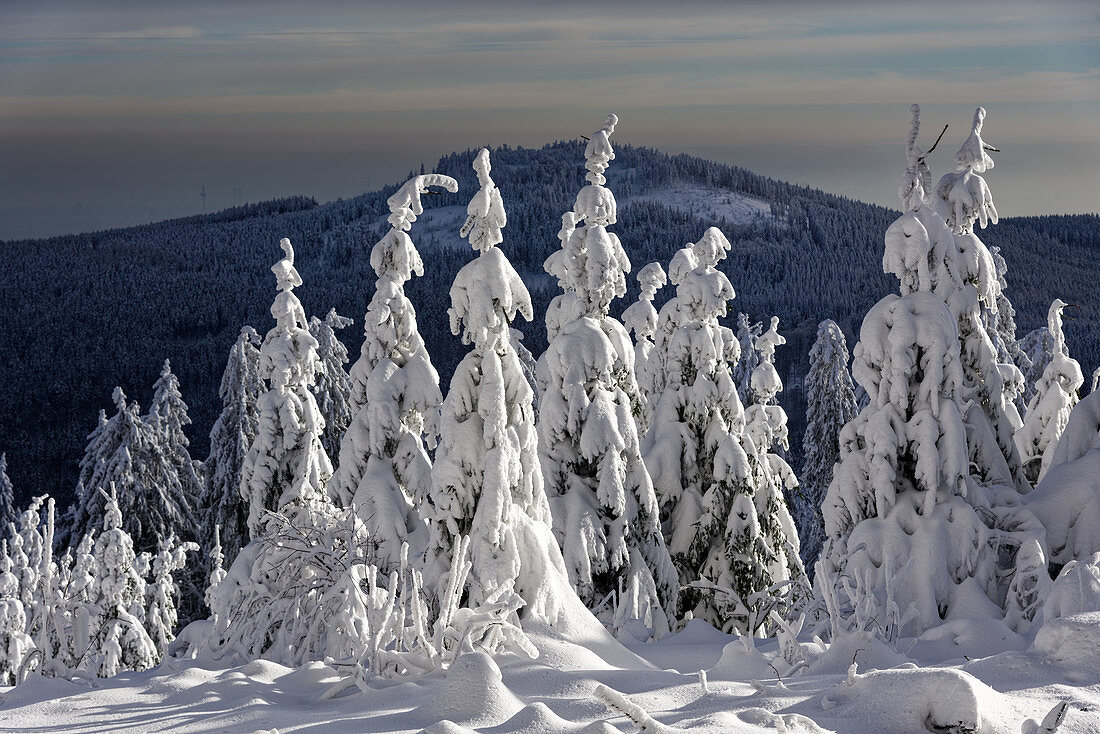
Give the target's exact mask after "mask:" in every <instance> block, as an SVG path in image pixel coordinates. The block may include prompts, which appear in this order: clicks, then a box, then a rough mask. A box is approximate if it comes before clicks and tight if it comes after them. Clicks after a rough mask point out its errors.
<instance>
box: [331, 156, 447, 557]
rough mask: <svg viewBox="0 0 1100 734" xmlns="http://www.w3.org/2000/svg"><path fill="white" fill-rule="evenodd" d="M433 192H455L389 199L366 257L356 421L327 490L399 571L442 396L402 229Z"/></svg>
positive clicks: (421, 495) (413, 539)
mask: <svg viewBox="0 0 1100 734" xmlns="http://www.w3.org/2000/svg"><path fill="white" fill-rule="evenodd" d="M431 186H435V187H442V188H444V189H446V190H447V191H451V192H455V191H458V183H457V182H456V181H455V180H454V179H453V178H450V177H449V176H442V175H438V174H428V175H421V176H416V177H414V178H412V179H410V180H409V181H408V182H406V183H405V185H404V186H402V187H401V188H400V189H399V190H398V191H397V193H395V194H394V195H393V196H391V197H390V198H389V200H388V202H387V203H388V205H389V208H390V215H389V219H388V221H389V224H390V227H391V229H390V231H389V232H387V233H386V235H385V236H384V237H383V238H382V239H381V240H379V241H378V243H377V244H375V245H374V248H373V249H372V250H371V267H373V268H374V272H375V273H376V274H377V275H378V282H377V283H376V285H375V291H374V296H373V297H372V298H371V301H370V304H369V305H368V306H367V312H366V314H365V315H364V316H363V335H364V340H363V348H362V351H361V352H360V355H359V359H358V360H356V362H355V364H354V365H352V368H351V373H350V376H351V408H352V412H353V418H352V421H351V424H350V425H349V426H348V430H347V432H346V433H345V434H344V438H343V441H342V442H341V444H340V467H339V469H338V470H337V472H336V475H335V476H334V477H333V480H332V485H331V492H330V493H331V494H332V495H333V496H334V497H335V498H336V499H337V500H338V501H339V502H340V503H341V504H343V505H344V506H346V507H354V508H355V511H356V513H358V515H359V517H360V519H361V520H362V521H363V522H364V523H365V524H366V528H367V533H368V535H369V536H370V537H371V538H372V539H373V540H372V542H373V543H375V544H376V545H377V554H378V555H377V558H378V559H379V563H380V565H381V566H382V567H383V568H389V567H391V566H396V564H397V562H398V560H399V554H400V551H401V546H402V544H403V543H405V542H408V543H409V544H410V545H411V546H413V555H414V556H417V555H419V554H420V553H421V552H422V551H423V549H424V544H425V542H426V537H425V535H426V534H425V532H424V530H423V523H422V521H421V519H420V517H419V515H418V514H417V512H416V510H415V509H414V507H413V504H412V503H413V501H414V500H416V501H417V502H423V501H425V500H426V498H427V497H428V494H429V492H430V488H431V481H432V477H431V460H430V459H429V458H428V453H427V449H426V447H425V434H426V436H427V442H428V445H429V446H434V444H435V437H436V435H437V433H438V427H437V424H438V415H439V406H440V404H441V403H442V401H443V397H442V394H441V393H440V391H439V375H438V374H437V373H436V371H435V367H433V366H432V361H431V358H430V357H429V356H428V351H427V349H426V348H425V346H424V340H423V338H422V337H421V336H420V332H419V331H418V330H417V325H416V311H415V310H414V309H413V306H412V303H410V302H409V299H408V298H406V297H405V288H404V284H405V282H406V281H407V280H408V279H409V278H411V277H412V276H413V275H414V274H415V275H423V273H424V263H423V261H422V260H421V259H420V253H418V252H417V250H416V246H415V245H414V244H413V241H412V239H411V238H410V237H409V235H408V234H407V232H408V230H409V229H411V228H412V224H413V222H415V221H416V218H417V217H418V216H419V215H420V214H422V213H423V211H424V210H423V205H422V204H421V201H420V195H421V194H422V193H425V192H426V191H428V187H431Z"/></svg>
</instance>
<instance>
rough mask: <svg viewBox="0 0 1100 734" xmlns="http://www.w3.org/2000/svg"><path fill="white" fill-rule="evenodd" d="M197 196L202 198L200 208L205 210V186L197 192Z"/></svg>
mask: <svg viewBox="0 0 1100 734" xmlns="http://www.w3.org/2000/svg"><path fill="white" fill-rule="evenodd" d="M199 196H201V197H202V208H203V210H204V211H205V210H206V184H203V185H202V191H200V192H199Z"/></svg>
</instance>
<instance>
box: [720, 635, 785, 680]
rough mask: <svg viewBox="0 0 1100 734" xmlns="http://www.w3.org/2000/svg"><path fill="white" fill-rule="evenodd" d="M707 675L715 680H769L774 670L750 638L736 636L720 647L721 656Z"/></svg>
mask: <svg viewBox="0 0 1100 734" xmlns="http://www.w3.org/2000/svg"><path fill="white" fill-rule="evenodd" d="M707 675H708V676H709V677H711V678H714V679H715V680H747V679H755V680H764V679H769V680H770V679H772V678H775V677H776V672H775V669H774V668H772V665H771V661H770V660H768V658H767V657H766V656H765V655H764V654H763V653H762V652H760V651H759V650H757V649H756V647H754V646H753V643H752V638H738V639H735V640H734V641H733V642H731V643H729V644H727V645H726V646H725V647H723V648H722V657H720V658H719V659H718V663H717V664H716V665H715V666H714V667H713V668H711V669H710V670H709V671H707Z"/></svg>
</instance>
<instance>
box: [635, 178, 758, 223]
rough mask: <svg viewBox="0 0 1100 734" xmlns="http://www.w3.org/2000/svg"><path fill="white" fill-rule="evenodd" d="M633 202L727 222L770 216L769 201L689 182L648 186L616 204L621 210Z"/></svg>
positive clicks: (750, 221)
mask: <svg viewBox="0 0 1100 734" xmlns="http://www.w3.org/2000/svg"><path fill="white" fill-rule="evenodd" d="M634 203H647V204H661V205H662V206H667V207H669V208H670V209H678V210H680V211H683V212H688V213H690V214H693V215H695V216H697V217H701V218H703V219H713V220H715V221H719V220H722V219H725V220H726V221H727V222H729V223H731V224H752V223H753V222H757V221H760V220H762V219H771V218H772V210H771V204H769V203H768V202H766V201H761V200H760V199H756V198H754V197H752V196H748V195H746V194H740V193H738V192H736V191H731V190H729V189H716V188H708V187H705V186H696V185H692V184H680V185H674V186H669V187H666V188H660V189H650V190H649V191H647V192H645V193H644V194H642V195H639V196H629V197H623V199H622V201H621V202H620V203H619V206H620V208H623V209H625V208H627V207H628V206H630V205H631V204H634Z"/></svg>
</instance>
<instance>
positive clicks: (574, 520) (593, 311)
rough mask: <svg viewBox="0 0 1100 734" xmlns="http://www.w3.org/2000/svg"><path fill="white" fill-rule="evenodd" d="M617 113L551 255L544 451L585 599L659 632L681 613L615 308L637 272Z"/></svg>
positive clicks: (591, 152)
mask: <svg viewBox="0 0 1100 734" xmlns="http://www.w3.org/2000/svg"><path fill="white" fill-rule="evenodd" d="M616 122H617V118H616V117H615V116H614V115H609V116H608V118H607V122H606V124H605V125H604V127H603V128H601V129H600V130H598V131H596V132H595V133H593V135H592V138H591V140H590V141H589V143H588V146H587V148H586V150H585V159H586V164H585V167H586V168H587V170H588V173H587V175H586V177H585V178H586V180H587V181H588V182H589V183H588V185H587V186H585V187H584V188H582V189H581V191H580V193H579V194H578V195H577V200H576V203H575V205H574V208H573V212H572V214H571V215H567V216H565V217H563V218H562V221H563V227H562V231H561V233H559V238H561V240H562V243H563V244H562V250H561V251H560V252H558V253H554V254H553V255H551V256H550V258H548V259H547V261H546V266H545V267H546V269H547V272H550V273H551V274H553V275H555V276H557V277H558V279H559V281H561V282H562V283H563V285H564V287H565V288H566V289H567V292H566V293H565V294H563V295H561V296H558V297H557V298H555V299H554V301H553V302H552V303H551V305H550V308H549V309H548V311H547V314H546V326H547V335H548V337H549V338H550V344H549V346H548V347H547V350H546V352H545V353H543V355H542V357H541V358H540V359H539V363H538V380H539V387H540V392H541V395H542V406H541V411H540V414H539V425H538V431H539V455H540V460H541V462H542V468H543V475H544V479H545V482H546V493H547V496H548V498H549V500H550V506H551V510H552V512H553V517H554V531H555V534H556V535H557V537H558V541H559V543H560V544H561V547H562V553H563V556H564V558H565V565H566V569H567V571H568V573H569V580H570V581H571V582H572V584H573V587H574V588H575V589H576V591H577V593H578V594H579V595H580V597H581V599H582V600H583V601H584V602H585V603H586V604H588V605H589V606H590V607H592V608H598V607H600V605H601V604H602V603H603V602H604V601H605V600H607V599H609V598H610V599H611V600H612V601H613V602H617V611H618V612H620V613H619V614H618V615H617V618H618V619H619V620H621V621H622V622H625V619H624V614H625V615H626V616H627V617H629V616H641V617H643V618H646V617H648V619H645V621H647V622H648V623H649V626H650V628H651V629H653V630H655V631H658V627H660V626H661V625H664V624H667V619H670V618H672V617H674V615H675V612H676V603H677V602H676V599H677V591H678V583H677V577H676V569H675V567H674V566H673V565H672V561H671V559H670V558H669V555H668V550H667V549H666V548H665V544H664V540H663V538H662V537H661V529H660V525H659V519H658V510H657V499H656V497H655V495H654V493H653V485H652V481H651V479H650V477H649V472H648V471H647V470H646V468H645V464H644V463H643V462H642V457H641V452H640V446H639V440H638V435H637V424H636V422H635V417H634V416H635V415H636V413H637V411H639V410H640V407H641V406H640V401H639V399H638V387H637V382H636V377H635V375H634V349H633V345H632V344H631V341H630V336H629V334H627V333H626V329H625V328H624V327H623V325H622V324H620V323H619V322H618V321H617V320H615V319H613V318H611V317H610V316H609V315H608V307H609V306H610V303H611V301H612V300H613V299H614V298H616V297H620V296H622V295H623V294H624V293H625V291H626V278H625V273H626V272H627V271H629V270H630V261H629V259H628V258H627V256H626V252H625V251H624V250H623V247H622V244H621V243H620V242H619V238H618V237H616V236H615V235H614V234H613V233H610V232H608V231H607V226H609V225H611V224H614V223H615V221H616V206H615V196H614V195H613V194H612V193H611V191H610V190H609V189H607V188H606V187H604V186H603V184H604V182H605V179H604V176H603V172H604V171H605V170H606V168H607V164H608V162H609V161H610V160H611V159H612V158H613V157H614V151H613V150H612V148H611V143H610V140H609V139H608V136H609V135H610V134H611V133H612V131H614V129H615V124H616Z"/></svg>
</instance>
